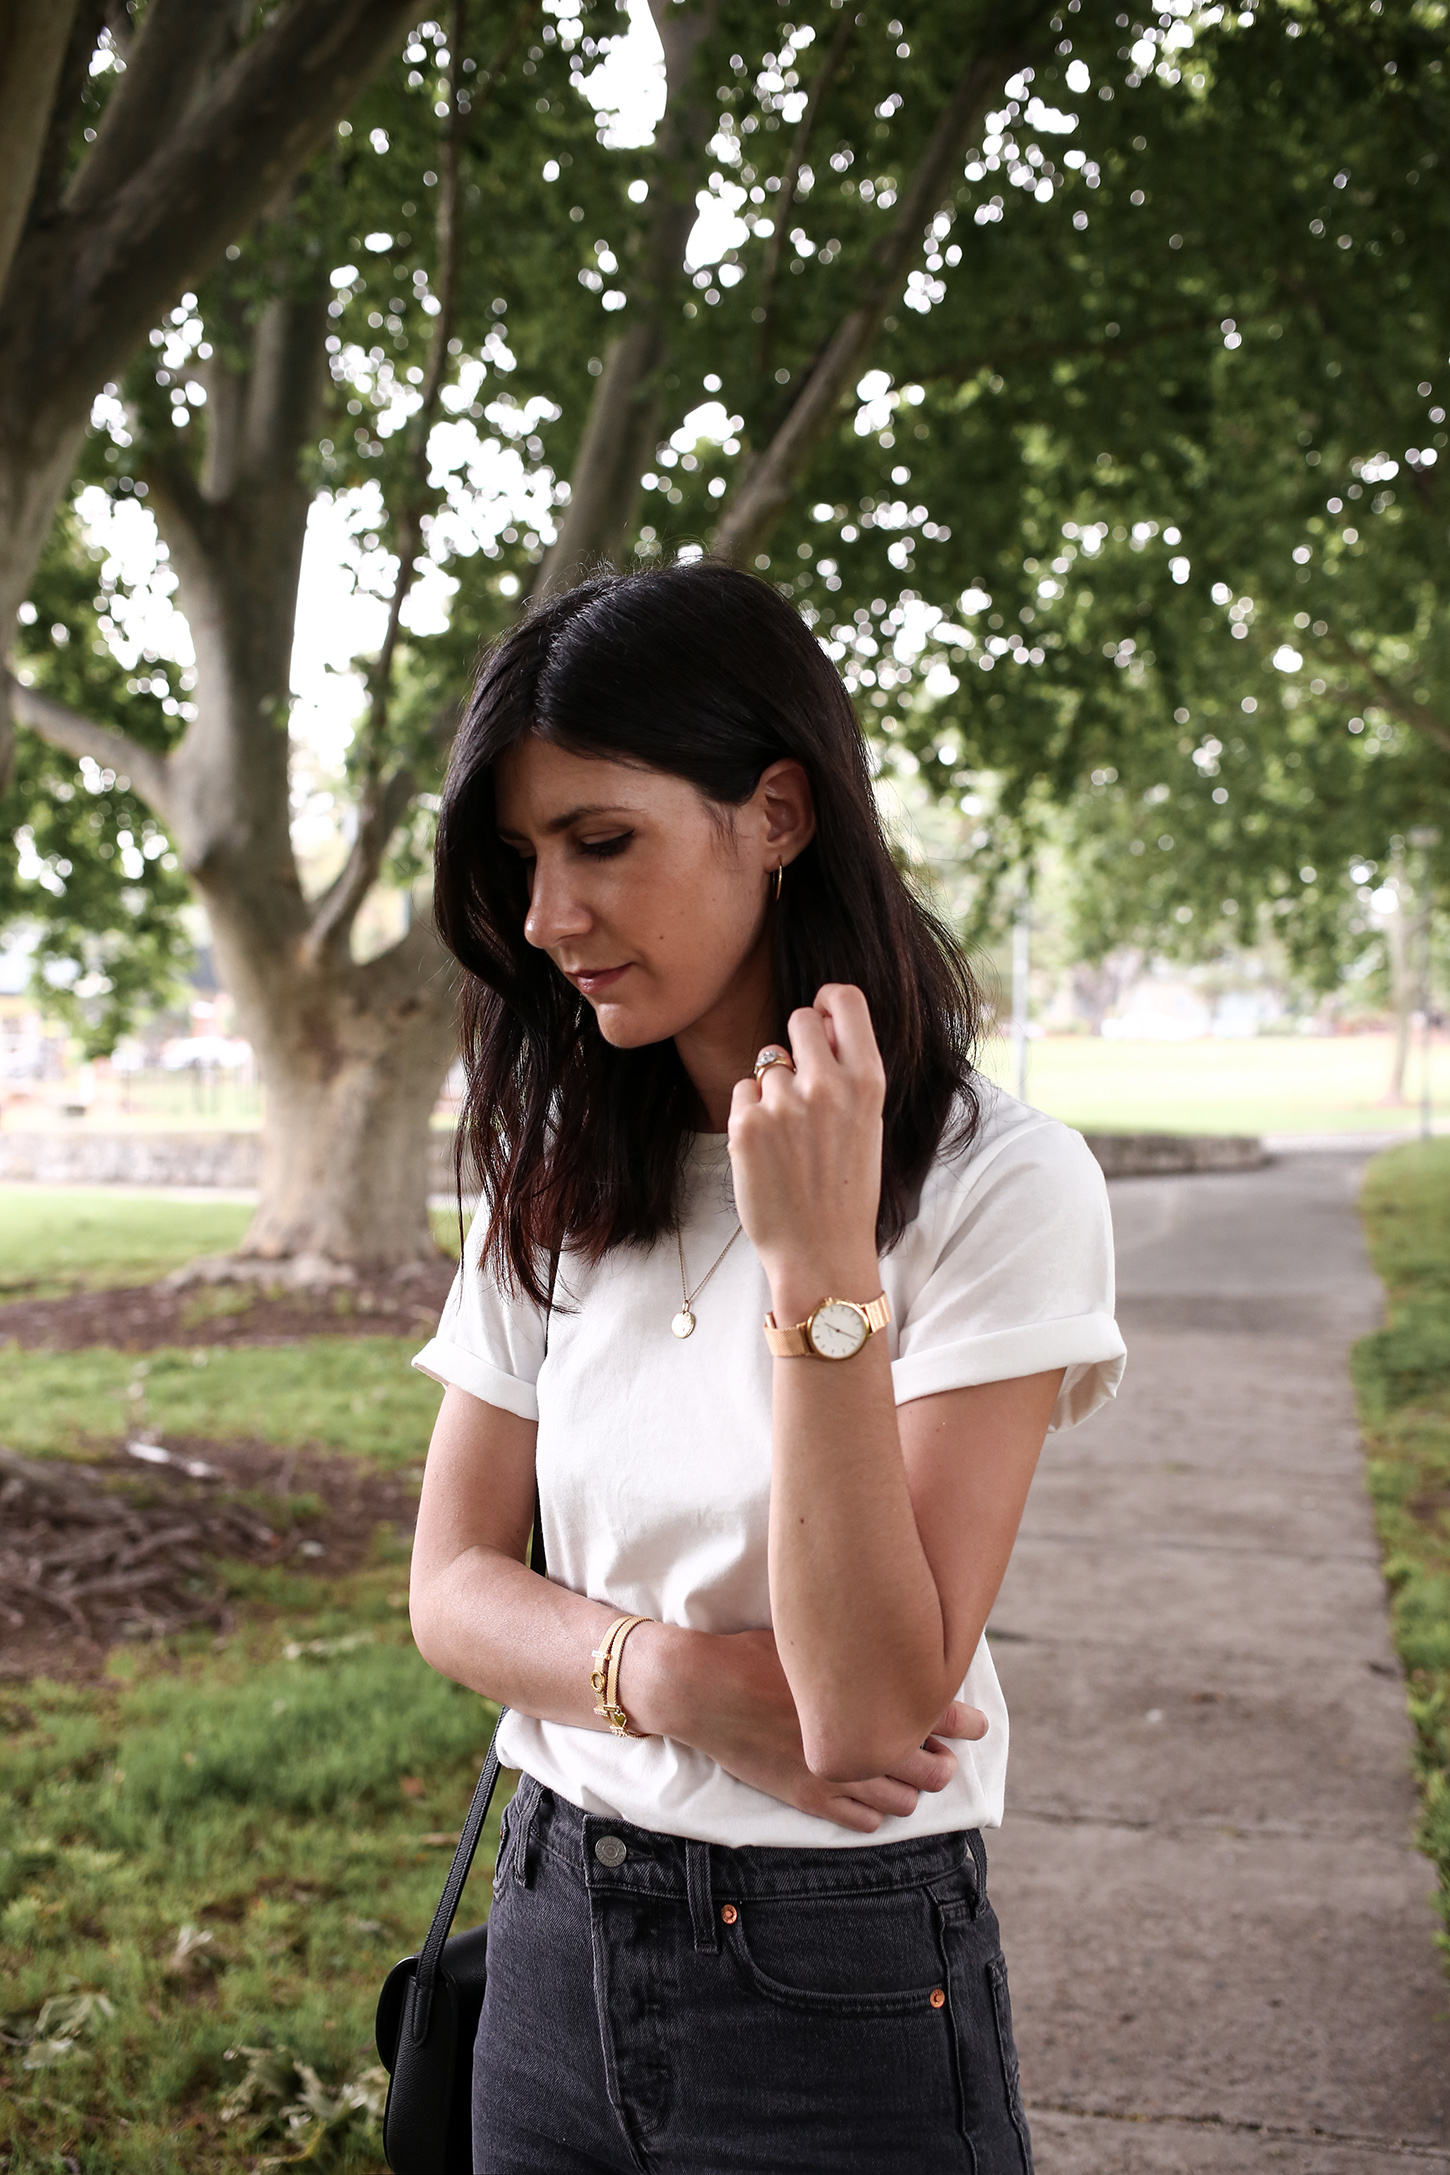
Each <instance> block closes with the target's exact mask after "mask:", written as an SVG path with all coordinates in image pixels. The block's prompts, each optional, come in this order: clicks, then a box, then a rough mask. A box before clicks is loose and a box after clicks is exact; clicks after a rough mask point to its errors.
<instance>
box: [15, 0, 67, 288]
mask: <svg viewBox="0 0 1450 2175" xmlns="http://www.w3.org/2000/svg"><path fill="white" fill-rule="evenodd" d="M75 11H76V0H50V4H49V5H48V6H46V7H24V6H21V7H17V8H14V9H7V10H6V13H7V16H8V17H9V20H8V23H7V25H6V28H7V33H8V35H7V50H6V52H5V56H4V66H3V69H0V294H3V293H4V291H5V283H6V280H7V279H8V277H9V273H10V266H11V263H12V262H13V260H14V257H15V252H16V250H17V248H18V247H19V244H20V237H21V234H22V233H23V232H24V230H25V222H26V217H27V215H28V213H29V211H30V204H31V199H32V197H33V196H34V194H35V184H36V180H37V178H38V176H39V173H40V162H41V156H42V154H43V152H44V150H45V145H46V139H47V137H48V136H49V134H50V123H51V115H52V112H53V110H54V107H55V95H56V89H57V86H58V85H59V83H60V77H61V69H62V67H63V66H64V64H65V56H66V47H67V45H68V44H69V43H70V33H71V23H72V20H73V18H74V16H75Z"/></svg>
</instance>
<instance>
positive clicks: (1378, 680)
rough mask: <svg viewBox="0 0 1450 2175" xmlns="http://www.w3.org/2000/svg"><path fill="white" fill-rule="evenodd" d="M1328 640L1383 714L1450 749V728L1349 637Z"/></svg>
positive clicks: (1343, 636) (1329, 637)
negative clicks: (1385, 673)
mask: <svg viewBox="0 0 1450 2175" xmlns="http://www.w3.org/2000/svg"><path fill="white" fill-rule="evenodd" d="M1322 639H1323V638H1322ZM1327 640H1328V644H1329V647H1330V648H1331V649H1332V650H1333V651H1334V653H1335V655H1336V656H1337V657H1339V658H1340V659H1341V661H1342V662H1343V663H1344V664H1346V665H1348V666H1349V667H1350V668H1351V670H1352V671H1354V672H1355V673H1357V674H1358V675H1359V677H1360V678H1361V679H1362V680H1363V681H1364V682H1365V684H1366V685H1367V686H1369V687H1370V688H1372V689H1373V691H1374V699H1375V701H1376V702H1377V703H1378V704H1379V706H1380V708H1381V709H1382V710H1388V711H1389V713H1390V716H1391V717H1395V718H1398V719H1399V721H1400V723H1401V724H1402V725H1409V726H1411V727H1412V728H1413V730H1414V731H1415V732H1417V733H1422V734H1423V735H1424V737H1425V738H1426V739H1427V740H1433V741H1434V743H1435V745H1436V747H1439V748H1445V749H1450V726H1446V725H1442V724H1441V722H1440V720H1439V719H1438V718H1437V717H1434V716H1431V715H1429V714H1428V705H1426V704H1424V703H1418V702H1414V701H1412V700H1411V698H1410V697H1409V696H1408V695H1406V694H1404V693H1402V691H1401V690H1400V689H1399V688H1398V687H1396V686H1395V683H1394V681H1393V680H1389V679H1386V677H1385V675H1384V674H1383V673H1382V672H1380V671H1379V670H1377V668H1376V667H1375V666H1374V665H1372V664H1371V663H1370V661H1369V659H1368V658H1367V657H1365V656H1364V655H1363V654H1362V653H1361V652H1360V651H1359V650H1357V649H1356V648H1355V646H1354V644H1353V643H1352V642H1351V641H1350V640H1349V639H1348V637H1347V636H1345V635H1342V634H1330V635H1329V636H1328V637H1327Z"/></svg>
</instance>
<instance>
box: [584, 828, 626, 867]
mask: <svg viewBox="0 0 1450 2175" xmlns="http://www.w3.org/2000/svg"><path fill="white" fill-rule="evenodd" d="M633 836H634V833H633V831H620V832H619V833H618V834H617V836H616V837H614V838H581V839H580V841H579V851H580V852H581V853H587V854H588V856H589V858H590V860H591V861H609V860H612V859H613V857H614V855H615V854H617V853H623V851H624V849H625V847H626V846H627V845H628V844H629V842H630V840H631V839H632V838H633Z"/></svg>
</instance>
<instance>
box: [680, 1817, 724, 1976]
mask: <svg viewBox="0 0 1450 2175" xmlns="http://www.w3.org/2000/svg"><path fill="white" fill-rule="evenodd" d="M685 1888H686V1891H687V1892H688V1895H689V1898H690V1925H691V1927H692V1928H693V1930H694V1935H695V1948H696V1950H697V1951H699V1952H704V1953H706V1954H708V1955H711V1956H718V1955H719V1953H720V1929H719V1927H718V1926H717V1925H716V1923H715V1899H714V1895H713V1893H712V1892H711V1887H710V1845H709V1844H708V1843H697V1842H694V1841H692V1840H691V1839H690V1838H688V1837H687V1838H686V1841H685Z"/></svg>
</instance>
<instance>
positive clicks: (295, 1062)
mask: <svg viewBox="0 0 1450 2175" xmlns="http://www.w3.org/2000/svg"><path fill="white" fill-rule="evenodd" d="M223 928H224V924H223V925H221V926H219V925H218V923H217V922H216V921H214V922H213V933H214V935H216V937H217V939H218V941H217V955H218V962H219V964H220V965H221V966H222V968H223V976H224V980H225V982H226V986H227V987H228V988H229V989H231V991H232V992H233V996H234V998H235V999H236V1001H237V1011H238V1016H239V1019H240V1022H241V1025H242V1029H243V1031H244V1033H245V1034H246V1035H247V1038H248V1040H249V1041H250V1042H251V1044H252V1047H253V1049H254V1051H255V1052H256V1056H257V1061H258V1066H259V1070H260V1072H261V1078H262V1087H263V1097H264V1100H263V1119H262V1170H261V1200H260V1203H259V1205H258V1208H257V1213H256V1216H255V1217H254V1218H253V1220H252V1223H251V1226H250V1228H249V1229H248V1231H247V1234H246V1236H245V1238H244V1239H243V1240H242V1243H241V1246H240V1248H239V1249H238V1251H239V1253H240V1254H241V1255H242V1257H243V1258H246V1257H249V1256H250V1257H253V1258H257V1259H261V1260H267V1261H276V1260H284V1259H292V1260H293V1261H294V1262H295V1263H296V1264H297V1267H298V1270H299V1272H300V1273H302V1274H304V1276H305V1275H306V1273H307V1272H308V1271H309V1270H310V1269H311V1268H313V1267H314V1266H315V1264H316V1262H317V1259H318V1257H321V1258H322V1260H324V1261H326V1262H327V1263H330V1264H334V1265H343V1266H346V1267H349V1268H353V1269H366V1270H369V1271H376V1270H379V1269H383V1270H387V1269H393V1270H396V1269H398V1268H400V1267H403V1266H406V1265H407V1264H408V1263H410V1262H417V1261H428V1260H431V1259H433V1258H434V1257H435V1256H436V1254H437V1251H438V1249H437V1246H436V1244H435V1242H434V1239H433V1236H432V1232H431V1230H430V1228H429V1223H428V1211H427V1197H428V1158H429V1133H428V1120H429V1116H430V1114H431V1112H432V1109H433V1105H434V1103H435V1102H436V1100H437V1097H438V1090H439V1087H440V1086H441V1084H442V1080H443V1077H444V1075H445V1073H446V1072H447V1069H448V1065H449V1063H450V1061H451V1059H452V1056H453V1051H454V1046H455V1037H454V1029H453V1005H452V990H451V984H450V982H449V981H448V979H447V977H446V976H445V975H444V974H443V973H442V972H440V971H439V967H438V961H439V960H441V956H442V955H441V952H440V951H439V948H438V946H437V945H436V943H435V942H434V940H433V938H432V935H431V931H429V930H428V929H427V928H426V927H423V928H422V929H421V930H420V932H418V933H416V934H415V933H414V932H410V933H409V936H408V937H405V938H404V939H403V941H402V944H401V945H400V946H398V947H395V952H394V953H393V954H389V955H386V961H387V963H386V965H383V963H382V962H378V961H371V962H369V964H368V965H367V966H364V967H358V966H355V965H354V964H352V962H350V961H348V962H345V963H344V964H343V966H342V967H341V969H340V970H334V969H331V968H327V967H324V968H317V969H314V968H292V969H291V970H290V971H289V969H287V968H286V967H285V966H283V965H282V963H281V962H279V961H277V960H276V959H274V958H271V957H269V956H264V957H260V958H257V959H255V960H254V961H252V962H250V965H251V967H252V970H253V971H252V972H250V973H248V972H246V971H243V970H241V968H240V966H239V964H238V962H236V961H235V960H234V959H233V958H232V957H231V956H230V954H231V952H232V944H230V943H228V942H227V941H226V940H225V937H224V935H223ZM233 941H235V938H234V939H233ZM242 941H245V939H243V940H242ZM380 965H382V966H383V971H382V972H376V971H374V970H375V969H377V968H378V967H379V966H380ZM258 968H260V969H262V970H263V971H262V972H261V973H258V972H257V971H256V970H257V969H258ZM239 991H240V992H243V993H244V994H243V995H241V996H238V992H239Z"/></svg>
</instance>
